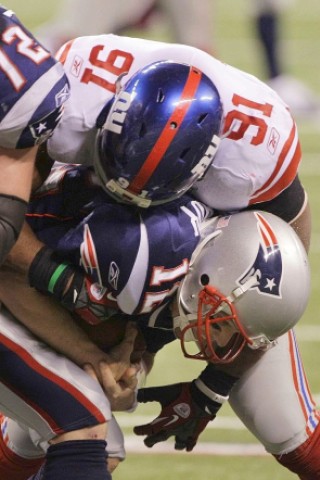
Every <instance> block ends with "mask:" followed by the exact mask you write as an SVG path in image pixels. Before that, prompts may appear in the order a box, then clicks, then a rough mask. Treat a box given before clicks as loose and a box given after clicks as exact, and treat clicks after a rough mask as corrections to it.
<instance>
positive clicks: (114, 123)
mask: <svg viewBox="0 0 320 480" xmlns="http://www.w3.org/2000/svg"><path fill="white" fill-rule="evenodd" d="M131 102H132V96H131V95H130V93H128V92H120V93H119V95H118V97H117V99H116V100H115V102H114V105H113V107H112V109H111V112H110V113H109V115H108V118H107V120H106V123H105V125H104V128H105V129H106V130H109V131H110V132H114V133H118V134H120V133H121V131H122V127H123V124H124V121H125V119H126V115H127V112H128V109H129V107H130V105H131Z"/></svg>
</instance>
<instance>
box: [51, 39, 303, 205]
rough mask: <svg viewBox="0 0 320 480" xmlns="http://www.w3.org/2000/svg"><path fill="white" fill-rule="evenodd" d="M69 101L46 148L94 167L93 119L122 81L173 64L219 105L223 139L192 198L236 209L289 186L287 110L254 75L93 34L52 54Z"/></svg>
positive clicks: (192, 53)
mask: <svg viewBox="0 0 320 480" xmlns="http://www.w3.org/2000/svg"><path fill="white" fill-rule="evenodd" d="M58 55H59V58H60V61H61V62H62V63H63V64H64V67H65V71H66V74H67V76H68V78H69V81H70V84H71V90H72V95H71V99H70V100H69V101H68V103H67V105H66V108H65V114H64V117H63V119H62V122H61V123H60V125H59V126H58V128H57V129H56V131H55V132H54V135H53V136H52V137H51V139H50V140H49V142H48V150H49V154H50V155H51V156H52V157H53V158H54V159H55V160H58V161H62V162H67V163H82V164H92V159H93V149H94V140H95V135H96V128H95V124H96V119H97V117H98V115H99V113H100V112H101V110H102V108H103V107H104V105H105V104H106V102H109V101H110V100H112V98H113V96H114V93H115V91H116V81H117V79H118V78H119V76H120V75H123V74H125V76H124V79H123V80H122V82H125V81H126V80H127V79H129V78H130V77H131V76H132V75H133V74H134V73H136V72H137V71H138V70H140V69H141V68H143V67H145V66H146V65H148V64H151V63H153V62H156V61H160V60H172V61H176V62H181V63H187V64H192V65H194V66H195V67H197V68H200V69H201V70H202V71H203V72H204V73H205V74H206V75H207V76H208V77H209V78H211V80H212V81H213V83H214V84H215V86H216V87H217V89H218V91H219V94H220V97H221V101H222V105H223V125H222V132H221V134H222V135H223V140H222V142H221V145H220V147H219V150H218V153H217V155H216V157H215V159H214V162H213V165H212V166H211V167H210V168H209V171H208V172H207V174H206V176H205V178H204V180H202V181H200V182H199V184H198V185H197V189H196V191H195V195H196V196H197V197H198V198H199V199H201V200H202V201H203V202H204V203H206V204H208V205H209V206H210V207H212V208H216V209H219V210H237V209H239V208H244V207H246V206H247V205H249V204H251V203H257V202H263V201H267V200H270V199H272V198H274V197H276V196H277V195H278V194H279V193H280V192H281V191H283V190H284V189H285V188H287V187H288V186H289V185H290V183H291V182H292V181H293V179H294V177H295V175H296V173H297V168H298V164H299V161H300V158H301V152H300V145H299V140H298V134H297V129H296V125H295V123H294V120H293V119H292V117H291V114H290V112H289V109H288V107H287V105H286V104H285V103H284V102H283V101H282V100H281V99H280V98H279V96H278V95H277V94H276V93H275V92H274V91H273V90H271V89H270V88H269V87H268V86H267V85H266V84H264V83H263V82H261V81H259V80H258V79H257V78H255V77H253V76H252V75H249V74H246V73H244V72H242V71H240V70H238V69H236V68H233V67H231V66H229V65H226V64H223V63H222V62H220V61H218V60H216V59H215V58H213V57H212V56H210V55H208V54H206V53H205V52H203V51H201V50H198V49H196V48H194V47H189V46H186V45H179V44H167V43H162V42H155V41H150V40H144V39H137V38H128V37H119V36H115V35H111V34H110V35H99V36H90V37H80V38H77V39H75V40H74V41H72V42H69V43H68V44H66V45H65V46H64V47H62V49H61V50H60V52H59V53H58Z"/></svg>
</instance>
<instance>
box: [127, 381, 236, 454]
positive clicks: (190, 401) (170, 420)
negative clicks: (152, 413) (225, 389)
mask: <svg viewBox="0 0 320 480" xmlns="http://www.w3.org/2000/svg"><path fill="white" fill-rule="evenodd" d="M197 382H201V384H203V382H202V381H201V380H200V379H197V380H195V381H193V382H191V383H177V384H174V385H167V386H162V387H150V388H142V389H140V390H139V391H138V402H141V403H146V402H159V403H160V405H161V412H160V415H159V416H158V417H157V418H155V419H154V420H153V421H152V422H150V423H147V424H145V425H139V426H136V427H134V433H135V434H136V435H146V438H145V439H144V443H145V445H146V446H147V447H153V445H155V444H156V443H158V442H163V441H165V440H167V439H168V438H169V437H172V436H174V438H175V446H174V448H175V449H176V450H186V451H187V452H191V451H192V450H193V448H194V446H195V445H196V443H197V440H198V437H199V435H200V433H201V432H202V431H203V430H204V429H205V427H206V426H207V424H208V422H210V421H211V420H214V418H215V417H216V414H217V412H218V410H219V409H220V408H221V405H222V403H223V402H224V401H226V400H227V399H228V397H222V396H221V395H218V394H215V393H214V392H211V394H212V395H211V398H209V397H207V396H206V395H204V393H203V392H202V391H201V390H200V389H199V388H198V387H197ZM206 388H207V387H206ZM208 390H209V389H208ZM212 397H213V398H215V400H212Z"/></svg>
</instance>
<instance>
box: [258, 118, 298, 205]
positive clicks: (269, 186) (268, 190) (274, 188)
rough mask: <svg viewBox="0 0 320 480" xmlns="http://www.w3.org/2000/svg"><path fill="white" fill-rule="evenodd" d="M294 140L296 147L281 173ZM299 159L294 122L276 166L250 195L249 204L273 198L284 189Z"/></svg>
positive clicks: (292, 177)
mask: <svg viewBox="0 0 320 480" xmlns="http://www.w3.org/2000/svg"><path fill="white" fill-rule="evenodd" d="M294 142H296V147H295V150H294V153H293V155H292V158H291V160H290V164H289V165H288V167H287V168H286V170H285V172H284V173H283V174H281V169H283V168H284V163H285V161H286V160H287V157H288V154H289V151H290V149H291V148H292V147H293V146H294ZM300 160H301V146H300V143H299V140H298V139H297V128H296V125H295V124H294V125H293V128H292V130H291V132H290V135H289V137H288V140H287V141H286V143H285V145H284V147H283V149H282V151H281V153H280V155H279V160H278V162H277V166H276V168H275V169H274V171H273V173H272V175H271V176H270V177H269V179H268V181H267V182H266V183H265V184H264V185H263V186H262V187H261V188H259V190H257V191H256V192H255V193H254V194H253V195H252V197H251V200H250V202H249V204H250V205H251V204H254V203H259V202H266V201H268V200H271V199H273V198H275V197H276V196H277V195H279V194H280V193H281V192H282V191H283V190H285V189H286V188H287V187H288V186H289V185H290V184H291V183H292V181H293V180H294V178H295V176H296V174H297V170H298V165H299V163H300Z"/></svg>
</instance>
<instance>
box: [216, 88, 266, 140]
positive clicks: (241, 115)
mask: <svg viewBox="0 0 320 480" xmlns="http://www.w3.org/2000/svg"><path fill="white" fill-rule="evenodd" d="M232 103H233V105H235V106H236V107H239V106H240V105H242V106H243V107H245V108H246V107H247V108H250V109H251V110H252V109H254V110H258V111H259V112H261V114H262V116H266V117H270V116H271V112H272V108H273V107H272V105H270V104H269V103H258V102H254V101H252V100H248V99H247V98H244V97H241V96H240V95H236V94H235V95H233V97H232ZM234 122H236V124H237V123H238V128H237V129H236V127H235V126H234V125H235V124H234ZM252 125H253V126H255V127H257V133H256V135H254V136H253V137H252V139H251V142H250V143H251V144H252V145H260V144H261V143H263V141H264V139H265V136H266V133H267V130H268V125H267V124H266V122H265V120H264V119H263V118H261V117H260V116H257V115H252V114H251V113H245V112H242V111H240V110H231V111H230V112H228V114H227V116H226V119H225V126H224V132H223V133H224V134H227V133H228V132H229V131H230V133H229V134H228V135H227V138H230V139H231V140H240V139H241V138H243V137H244V135H245V133H246V131H247V130H248V128H249V127H250V126H252Z"/></svg>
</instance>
